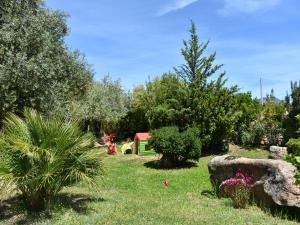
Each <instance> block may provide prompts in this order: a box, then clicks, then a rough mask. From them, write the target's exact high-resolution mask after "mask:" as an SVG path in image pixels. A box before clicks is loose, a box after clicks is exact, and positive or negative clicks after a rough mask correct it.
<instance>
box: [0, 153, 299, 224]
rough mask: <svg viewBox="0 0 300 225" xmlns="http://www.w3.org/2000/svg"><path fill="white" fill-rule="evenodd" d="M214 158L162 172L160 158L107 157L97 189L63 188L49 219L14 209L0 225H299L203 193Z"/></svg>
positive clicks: (257, 154) (258, 155)
mask: <svg viewBox="0 0 300 225" xmlns="http://www.w3.org/2000/svg"><path fill="white" fill-rule="evenodd" d="M232 154H234V155H243V156H249V157H259V158H265V157H266V156H267V152H265V151H261V150H252V151H246V150H241V149H239V148H237V147H235V148H233V150H232ZM210 158H212V156H209V157H204V158H201V160H200V161H199V163H198V164H197V166H195V167H190V168H181V169H172V170H163V169H155V168H152V167H151V165H152V164H151V161H153V160H155V159H156V158H155V157H153V156H147V157H138V156H135V155H126V156H121V155H120V156H106V157H104V159H103V161H104V165H105V167H106V175H105V177H104V178H103V180H101V179H99V181H98V183H99V188H98V190H97V189H92V190H91V189H89V188H88V187H87V186H86V185H84V184H80V185H78V186H75V187H71V188H67V189H64V191H63V193H62V194H61V195H60V196H59V199H58V200H59V202H60V203H59V204H57V205H56V206H55V209H54V210H53V213H52V217H51V218H49V219H47V218H45V217H41V218H40V219H36V218H35V220H32V216H31V217H28V216H25V214H24V212H23V213H22V211H20V212H19V214H16V213H17V209H15V210H16V211H15V212H10V213H11V214H12V213H15V214H16V215H15V216H12V215H11V216H10V215H9V213H8V212H6V213H8V215H6V216H5V215H4V214H5V212H2V214H3V215H2V216H1V218H2V219H1V220H0V224H11V223H16V222H19V223H24V224H29V223H32V222H34V223H36V224H49V225H50V224H51V225H55V224H62V225H65V224H72V225H73V224H84V225H86V224H128V225H134V224H138V225H146V224H155V225H158V224H171V225H173V224H268V225H269V224H280V225H281V224H297V223H296V222H293V221H289V220H285V219H281V218H280V217H274V216H272V215H270V213H267V212H264V211H263V210H261V209H260V208H258V207H256V206H249V207H248V208H247V209H242V210H239V209H234V208H233V207H232V206H231V202H230V201H229V200H228V199H217V198H215V197H213V196H205V195H203V194H201V193H202V192H203V191H209V190H211V185H210V181H209V175H208V169H207V162H208V161H209V159H210ZM149 162H150V163H149ZM164 179H168V180H169V181H170V185H169V187H168V188H164V187H163V180H164ZM88 196H90V198H89V197H88ZM10 210H12V209H10Z"/></svg>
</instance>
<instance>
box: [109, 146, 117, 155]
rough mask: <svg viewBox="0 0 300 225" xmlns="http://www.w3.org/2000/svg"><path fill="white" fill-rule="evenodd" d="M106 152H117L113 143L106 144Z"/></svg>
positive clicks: (114, 153) (111, 153)
mask: <svg viewBox="0 0 300 225" xmlns="http://www.w3.org/2000/svg"><path fill="white" fill-rule="evenodd" d="M107 153H108V154H109V155H116V154H117V147H116V145H115V144H108V146H107Z"/></svg>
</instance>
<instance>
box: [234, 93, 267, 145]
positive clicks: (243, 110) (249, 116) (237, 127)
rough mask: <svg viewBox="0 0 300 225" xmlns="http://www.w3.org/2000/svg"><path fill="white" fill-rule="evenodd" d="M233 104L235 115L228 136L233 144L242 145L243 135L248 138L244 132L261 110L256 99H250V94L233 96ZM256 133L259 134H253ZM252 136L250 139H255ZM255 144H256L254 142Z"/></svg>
mask: <svg viewBox="0 0 300 225" xmlns="http://www.w3.org/2000/svg"><path fill="white" fill-rule="evenodd" d="M234 102H235V103H234V104H235V110H236V114H235V115H236V120H235V123H234V128H233V130H232V132H231V135H230V136H231V140H232V141H233V142H234V143H235V144H242V143H243V140H242V137H243V135H245V136H248V134H244V132H245V131H247V130H248V129H249V127H250V126H251V123H252V122H253V121H254V120H255V119H257V118H258V117H259V113H260V112H261V110H262V106H261V104H260V103H259V101H258V100H257V99H252V96H251V93H250V92H247V93H238V94H235V95H234ZM257 132H258V133H260V132H259V131H258V130H257V131H254V133H257ZM254 136H257V135H254ZM254 136H253V137H251V138H254V139H255V137H254ZM259 136H260V135H259ZM244 138H246V139H249V138H250V137H244ZM253 141H254V140H253ZM253 141H250V142H249V141H246V142H247V143H251V142H252V143H253ZM244 142H245V141H244ZM255 143H257V142H256V141H255Z"/></svg>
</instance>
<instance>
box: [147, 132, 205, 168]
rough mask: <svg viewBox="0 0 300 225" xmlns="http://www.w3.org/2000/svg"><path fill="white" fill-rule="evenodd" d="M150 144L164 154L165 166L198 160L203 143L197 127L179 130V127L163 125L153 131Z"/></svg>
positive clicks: (163, 161)
mask: <svg viewBox="0 0 300 225" xmlns="http://www.w3.org/2000/svg"><path fill="white" fill-rule="evenodd" d="M149 143H150V145H152V147H153V148H154V149H155V151H156V152H157V153H159V154H162V155H163V156H162V159H161V163H162V164H163V165H164V166H170V165H174V164H177V163H180V162H184V161H186V160H188V159H192V160H198V159H199V158H200V156H201V149H202V144H201V140H200V139H199V130H198V129H197V128H188V129H187V130H186V131H183V132H179V129H178V127H163V128H161V129H157V130H154V131H152V132H151V139H150V142H149Z"/></svg>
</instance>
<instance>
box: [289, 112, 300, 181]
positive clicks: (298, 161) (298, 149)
mask: <svg viewBox="0 0 300 225" xmlns="http://www.w3.org/2000/svg"><path fill="white" fill-rule="evenodd" d="M297 119H298V128H299V124H300V115H298V116H297ZM298 133H300V129H299V130H298ZM287 146H288V147H289V148H290V151H292V153H291V154H290V155H289V156H288V160H289V161H290V162H291V163H293V164H294V165H295V166H296V167H297V169H298V172H297V174H296V183H297V184H300V137H299V138H291V139H290V140H289V141H288V143H287Z"/></svg>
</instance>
